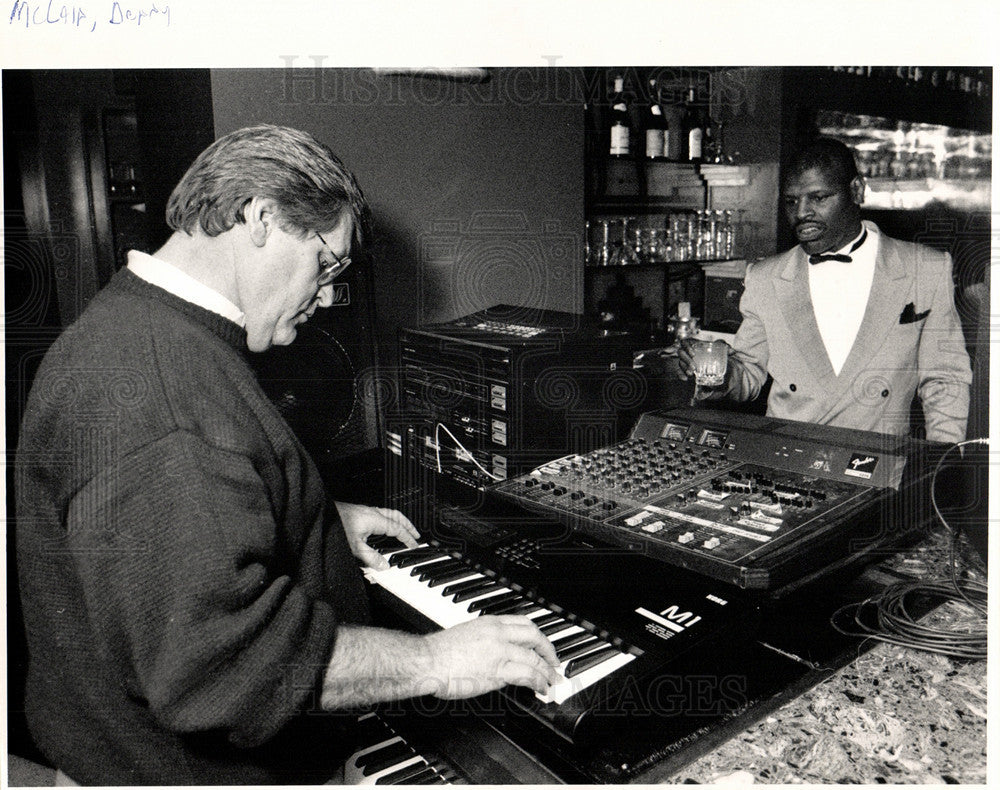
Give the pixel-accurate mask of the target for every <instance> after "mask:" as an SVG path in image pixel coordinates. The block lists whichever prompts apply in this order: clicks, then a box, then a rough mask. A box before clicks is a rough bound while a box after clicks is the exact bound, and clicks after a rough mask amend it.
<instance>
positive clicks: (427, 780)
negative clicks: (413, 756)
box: [410, 771, 449, 785]
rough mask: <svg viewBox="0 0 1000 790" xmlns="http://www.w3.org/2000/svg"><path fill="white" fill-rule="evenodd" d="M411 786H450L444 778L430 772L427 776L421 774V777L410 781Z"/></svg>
mask: <svg viewBox="0 0 1000 790" xmlns="http://www.w3.org/2000/svg"><path fill="white" fill-rule="evenodd" d="M410 784H415V785H446V784H449V782H447V781H446V780H445V779H444V778H443V777H441V776H440V775H438V774H436V773H434V771H428V772H427V773H425V774H421V775H420V776H419V777H414V778H413V779H412V780H410Z"/></svg>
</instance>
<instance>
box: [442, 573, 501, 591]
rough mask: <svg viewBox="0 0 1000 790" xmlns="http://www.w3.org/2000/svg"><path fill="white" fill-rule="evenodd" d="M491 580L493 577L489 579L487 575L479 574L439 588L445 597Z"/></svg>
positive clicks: (472, 588)
mask: <svg viewBox="0 0 1000 790" xmlns="http://www.w3.org/2000/svg"><path fill="white" fill-rule="evenodd" d="M492 581H493V579H491V578H490V577H489V576H486V575H484V574H480V575H479V576H478V577H477V578H475V579H466V580H465V581H464V582H456V583H455V584H449V585H448V586H447V587H445V588H444V589H443V590H441V595H444V596H446V597H447V596H449V595H454V594H455V593H462V592H465V591H466V590H474V589H475V588H476V585H477V584H482V583H488V582H492Z"/></svg>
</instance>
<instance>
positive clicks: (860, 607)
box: [830, 439, 988, 660]
mask: <svg viewBox="0 0 1000 790" xmlns="http://www.w3.org/2000/svg"><path fill="white" fill-rule="evenodd" d="M970 444H981V445H985V444H988V440H987V439H969V440H967V441H964V442H959V443H957V444H954V445H952V446H951V447H949V448H948V449H947V450H946V451H945V452H944V453H943V454H942V455H941V457H940V458H939V459H938V462H937V465H936V466H935V467H934V472H933V474H932V475H931V484H930V486H931V505H932V506H933V507H934V513H935V515H936V516H937V518H938V520H939V521H940V522H941V523H942V524H943V525H944V526H945V528H946V529H947V530H948V532H949V534H950V541H949V552H948V555H949V556H948V562H949V570H950V573H949V578H948V579H943V580H929V581H921V580H917V581H908V582H897V583H895V584H890V585H889V586H888V587H886V588H885V589H884V590H882V591H881V592H880V593H879V594H878V595H873V596H870V597H869V598H866V599H865V600H864V601H861V602H860V603H851V604H847V605H846V606H842V607H840V608H839V609H838V610H837V611H835V612H834V613H833V614H832V615H831V616H830V624H831V625H832V626H833V627H834V629H836V630H837V631H839V632H840V633H842V634H844V635H845V636H854V637H862V638H867V639H875V640H878V641H880V642H886V643H888V644H893V645H899V646H902V647H912V648H915V649H918V650H925V651H929V652H933V653H941V654H943V655H946V656H950V657H952V658H959V659H969V660H980V659H985V658H986V655H987V647H986V633H987V632H986V615H987V611H986V597H987V584H986V582H985V581H979V580H977V579H968V578H965V579H959V578H958V570H957V568H958V556H957V552H956V547H957V545H958V540H959V535H960V532H959V531H958V530H956V529H955V528H954V527H952V525H951V524H949V523H948V520H947V519H946V518H945V517H944V515H943V514H942V513H941V509H940V508H939V507H938V503H937V495H936V487H935V484H936V483H937V478H938V473H939V472H940V471H941V467H942V466H943V464H944V461H945V459H946V458H947V457H948V455H949V454H950V453H951V452H952V451H953V450H955V449H958V448H961V447H965V446H968V445H970ZM918 596H923V597H929V598H931V599H937V600H941V601H943V602H947V601H955V602H958V603H965V604H967V605H968V606H970V607H971V608H972V610H973V613H974V614H975V615H978V617H979V618H980V619H981V620H982V624H981V625H975V626H969V627H966V628H963V627H955V628H945V627H941V626H931V625H923V624H921V623H919V622H917V620H916V619H915V618H914V617H913V615H912V614H911V612H910V607H909V606H908V601H912V600H913V599H914V598H916V597H918ZM852 609H853V610H854V615H853V624H854V627H855V629H856V630H852V629H851V628H850V627H849V626H848V627H842V626H840V625H838V624H837V620H838V618H841V617H847V616H848V612H849V611H850V610H852Z"/></svg>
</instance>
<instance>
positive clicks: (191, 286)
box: [128, 250, 246, 326]
mask: <svg viewBox="0 0 1000 790" xmlns="http://www.w3.org/2000/svg"><path fill="white" fill-rule="evenodd" d="M128 269H129V271H130V272H132V274H134V275H136V277H141V278H142V279H143V280H145V281H146V282H148V283H152V284H153V285H156V286H158V287H160V288H162V289H163V290H164V291H168V292H170V293H172V294H173V295H174V296H178V297H180V298H181V299H183V300H184V301H185V302H190V303H191V304H196V305H198V307H204V308H205V309H206V310H210V311H212V312H213V313H216V314H217V315H221V316H222V317H223V318H228V319H229V320H230V321H232V322H233V323H236V324H239V325H240V326H246V315H245V314H244V313H243V311H242V310H240V308H238V307H237V306H236V305H234V304H233V303H232V302H230V301H229V300H228V299H227V298H226V297H225V296H223V295H222V294H220V293H219V292H218V291H216V290H214V289H212V288H209V287H208V286H207V285H205V284H204V283H200V282H198V281H197V280H196V279H194V277H192V276H191V275H189V274H186V273H184V272H182V271H181V270H180V269H178V268H177V267H176V266H174V265H173V264H172V263H167V262H166V261H164V260H161V259H160V258H154V257H153V256H152V255H147V254H146V253H144V252H139V251H138V250H129V253H128Z"/></svg>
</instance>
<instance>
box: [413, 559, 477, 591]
mask: <svg viewBox="0 0 1000 790" xmlns="http://www.w3.org/2000/svg"><path fill="white" fill-rule="evenodd" d="M471 577H476V578H481V577H482V574H481V573H477V572H476V571H474V570H473V569H472V568H470V567H469V566H468V565H464V564H463V565H462V567H461V568H459V569H457V570H455V571H453V572H452V573H445V574H442V575H440V576H438V577H437V578H434V579H430V580H428V582H427V586H428V587H440V586H441V585H442V584H450V583H451V582H457V581H459V580H460V579H468V578H471Z"/></svg>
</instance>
